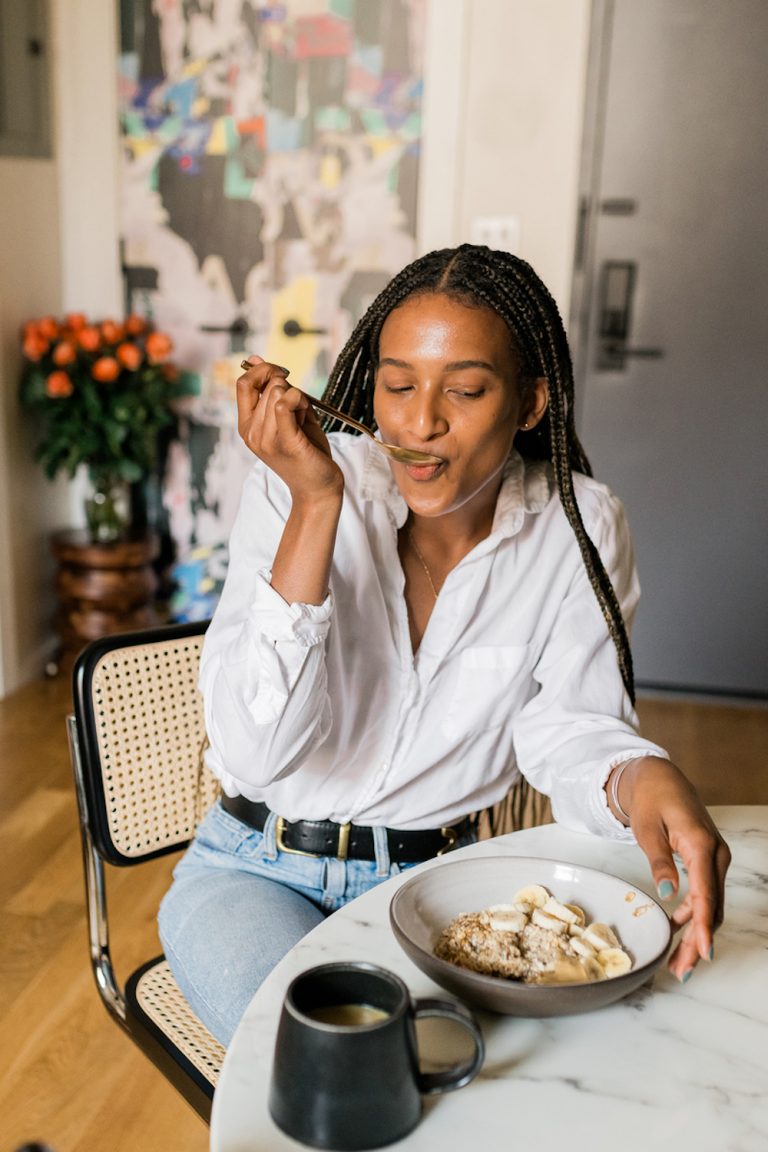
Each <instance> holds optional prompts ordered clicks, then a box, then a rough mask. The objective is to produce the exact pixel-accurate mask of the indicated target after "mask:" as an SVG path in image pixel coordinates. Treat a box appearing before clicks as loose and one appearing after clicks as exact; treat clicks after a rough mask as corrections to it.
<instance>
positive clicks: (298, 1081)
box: [269, 962, 485, 1152]
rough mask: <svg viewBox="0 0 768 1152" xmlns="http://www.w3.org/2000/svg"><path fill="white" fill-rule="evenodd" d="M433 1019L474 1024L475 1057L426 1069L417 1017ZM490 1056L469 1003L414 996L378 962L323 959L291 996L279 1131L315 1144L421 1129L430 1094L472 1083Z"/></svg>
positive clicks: (386, 1139)
mask: <svg viewBox="0 0 768 1152" xmlns="http://www.w3.org/2000/svg"><path fill="white" fill-rule="evenodd" d="M428 1016H440V1017H444V1018H447V1019H449V1020H453V1021H455V1022H456V1023H457V1024H460V1025H461V1027H462V1028H464V1029H466V1030H467V1032H468V1033H469V1034H470V1037H471V1039H472V1041H473V1052H472V1055H471V1056H470V1057H469V1058H467V1059H466V1060H463V1061H460V1062H458V1063H457V1064H455V1065H453V1066H452V1067H450V1068H446V1069H441V1070H440V1071H438V1072H422V1071H421V1070H420V1068H419V1060H418V1050H417V1044H416V1030H415V1026H414V1024H415V1021H416V1020H417V1019H420V1018H423V1017H428ZM484 1055H485V1047H484V1044H483V1036H482V1033H481V1031H480V1028H479V1026H478V1024H477V1021H476V1020H475V1018H474V1016H473V1015H472V1013H471V1012H470V1011H469V1010H468V1009H467V1008H465V1007H464V1005H463V1004H457V1003H455V1002H453V1001H450V1000H441V999H421V1000H415V1001H412V1000H411V997H410V994H409V992H408V989H407V987H406V986H405V984H404V983H403V981H402V980H401V979H400V977H399V976H395V974H394V973H393V972H388V971H387V970H386V969H384V968H379V967H377V966H376V965H374V964H366V963H362V962H360V963H357V962H348V963H338V964H321V965H320V966H319V967H317V968H310V969H309V970H308V971H307V972H303V973H302V974H301V975H300V976H297V977H296V979H295V980H294V981H293V982H292V984H291V985H290V987H289V988H288V991H287V993H286V996H285V1001H284V1003H283V1010H282V1014H281V1017H280V1025H279V1028H278V1032H277V1041H276V1044H275V1059H274V1064H273V1067H272V1080H271V1084H270V1091H269V1111H270V1113H271V1115H272V1119H273V1120H274V1121H275V1123H276V1124H277V1125H278V1127H279V1128H282V1130H283V1131H284V1132H286V1133H287V1134H288V1135H289V1136H292V1137H293V1138H294V1139H295V1140H300V1141H301V1142H302V1143H304V1144H310V1145H312V1146H313V1147H315V1148H333V1149H337V1150H338V1152H357V1150H360V1149H367V1148H381V1147H383V1146H384V1145H385V1144H392V1143H393V1142H394V1141H395V1140H400V1139H401V1138H402V1137H403V1136H405V1135H407V1133H408V1132H410V1131H411V1129H412V1128H415V1126H416V1125H417V1124H418V1122H419V1119H420V1117H421V1110H422V1103H421V1096H422V1094H424V1095H429V1094H432V1093H435V1092H446V1091H449V1090H451V1089H454V1088H461V1087H463V1085H465V1084H468V1083H469V1081H470V1080H472V1078H473V1077H474V1076H476V1075H477V1073H478V1072H479V1070H480V1067H481V1065H482V1063H483V1057H484Z"/></svg>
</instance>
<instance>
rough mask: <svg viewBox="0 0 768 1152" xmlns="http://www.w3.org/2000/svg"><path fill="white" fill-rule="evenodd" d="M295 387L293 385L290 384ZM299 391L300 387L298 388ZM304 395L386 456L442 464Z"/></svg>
mask: <svg viewBox="0 0 768 1152" xmlns="http://www.w3.org/2000/svg"><path fill="white" fill-rule="evenodd" d="M240 367H241V368H245V369H246V371H247V370H248V369H249V368H253V367H254V365H253V364H251V363H249V362H248V360H243V362H242V364H241V365H240ZM291 387H295V385H291ZM298 391H299V392H300V391H301V389H300V388H299V389H298ZM304 395H305V396H306V397H307V400H309V402H310V404H311V405H312V406H313V407H314V408H319V409H320V411H321V412H325V414H326V415H327V416H334V417H335V418H336V419H337V420H341V422H342V424H349V426H350V427H351V428H356V429H357V430H358V432H362V433H363V435H364V436H370V438H371V440H373V442H374V444H375V445H376V447H377V448H381V450H382V452H385V453H386V454H387V456H389V457H390V459H392V460H397V461H399V463H400V464H442V463H443V461H442V459H441V458H440V457H439V456H431V455H430V453H429V452H417V451H416V449H415V448H401V447H400V446H399V444H385V443H384V442H383V441H381V440H378V439H377V438H376V436H375V435H374V433H373V432H371V430H370V428H366V426H365V424H361V423H360V421H359V420H354V419H353V418H352V417H351V416H345V415H344V413H343V412H339V410H338V408H334V407H333V406H332V405H331V404H326V402H325V401H324V400H318V399H317V398H316V397H315V396H310V395H309V393H308V392H305V393H304Z"/></svg>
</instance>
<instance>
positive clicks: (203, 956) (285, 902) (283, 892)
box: [158, 804, 413, 1046]
mask: <svg viewBox="0 0 768 1152" xmlns="http://www.w3.org/2000/svg"><path fill="white" fill-rule="evenodd" d="M276 823H277V817H276V816H275V815H274V814H271V815H270V816H269V817H268V819H267V823H266V824H265V826H264V831H263V832H257V831H255V829H253V828H250V827H249V826H248V825H247V824H243V823H242V822H241V821H240V820H237V819H236V818H235V817H234V816H230V814H229V813H228V812H225V811H224V809H223V808H222V807H221V805H220V804H214V806H213V807H212V808H211V810H210V811H209V812H208V814H207V815H206V816H205V817H204V819H203V820H202V822H201V823H200V826H199V827H198V830H197V834H196V836H195V839H194V840H193V842H192V844H191V845H190V847H189V848H188V849H187V851H186V853H185V854H184V856H183V857H182V858H181V860H180V861H179V863H178V864H177V865H176V868H175V869H174V873H173V884H172V885H171V887H170V889H169V891H168V892H167V893H166V895H165V897H164V899H163V902H162V904H161V905H160V912H159V915H158V924H159V929H160V939H161V941H162V945H163V950H164V952H165V955H166V959H167V960H168V963H169V965H170V967H171V971H172V972H173V974H174V976H175V977H176V981H177V982H178V985H179V987H180V988H181V990H182V992H183V993H184V995H185V997H186V998H187V1001H188V1002H189V1004H190V1006H191V1007H192V1009H193V1010H194V1011H195V1012H196V1013H197V1015H198V1016H199V1017H200V1019H201V1020H202V1021H203V1023H204V1024H205V1025H206V1027H207V1028H208V1030H209V1031H210V1032H212V1033H213V1035H214V1036H215V1037H216V1039H217V1040H219V1041H220V1042H221V1043H222V1044H224V1045H225V1046H226V1045H227V1044H228V1043H229V1041H230V1040H231V1038H232V1034H233V1033H234V1030H235V1028H236V1026H237V1024H238V1021H239V1020H240V1018H241V1016H242V1015H243V1013H244V1012H245V1009H246V1008H247V1006H248V1004H249V1002H250V1000H251V997H252V996H253V994H254V992H255V991H256V989H257V988H258V987H259V985H260V984H261V982H262V981H263V980H264V978H265V977H266V976H267V975H268V973H269V972H270V971H271V970H272V968H274V966H275V965H276V964H277V962H278V961H279V960H280V959H282V957H283V956H284V955H285V954H286V952H288V951H290V949H291V948H292V947H293V945H294V944H296V943H297V941H299V940H300V939H301V937H302V936H305V935H306V934H307V932H309V931H310V930H311V929H312V928H314V927H315V926H316V925H317V924H320V923H321V922H322V921H323V920H324V919H325V917H326V916H327V915H328V914H329V913H330V912H333V911H335V910H336V909H337V908H340V907H341V906H342V905H343V904H346V903H347V901H349V900H353V899H354V898H355V897H356V896H360V895H362V893H363V892H367V891H368V889H369V888H373V887H374V886H375V885H376V884H380V883H381V882H382V881H383V880H387V879H388V878H389V877H390V876H396V875H397V874H398V873H399V872H401V871H403V870H405V869H406V868H409V867H413V865H409V864H403V865H397V864H391V863H390V860H389V850H388V845H387V837H386V831H385V829H383V828H376V829H374V841H375V849H376V859H375V860H337V859H336V858H335V857H330V856H316V857H315V856H312V857H310V856H296V855H292V854H291V853H288V852H280V851H278V848H277V844H276V842H275V825H276Z"/></svg>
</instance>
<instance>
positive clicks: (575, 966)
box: [539, 956, 589, 984]
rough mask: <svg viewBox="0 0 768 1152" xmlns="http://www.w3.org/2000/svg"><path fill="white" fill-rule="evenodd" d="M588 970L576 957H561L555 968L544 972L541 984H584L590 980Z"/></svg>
mask: <svg viewBox="0 0 768 1152" xmlns="http://www.w3.org/2000/svg"><path fill="white" fill-rule="evenodd" d="M588 979H589V977H588V975H587V970H586V968H585V967H584V964H583V962H582V961H581V960H578V959H577V958H576V957H575V956H560V957H559V958H558V959H557V960H556V961H555V966H554V968H552V969H550V970H548V971H546V972H542V974H541V976H540V977H539V983H540V984H583V983H584V981H585V980H588Z"/></svg>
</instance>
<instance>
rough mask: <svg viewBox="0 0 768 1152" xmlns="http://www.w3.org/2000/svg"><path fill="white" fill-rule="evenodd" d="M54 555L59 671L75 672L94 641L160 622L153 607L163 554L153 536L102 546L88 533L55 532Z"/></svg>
mask: <svg viewBox="0 0 768 1152" xmlns="http://www.w3.org/2000/svg"><path fill="white" fill-rule="evenodd" d="M51 551H52V552H53V555H54V557H55V558H56V560H57V562H58V565H59V568H58V572H57V574H56V592H57V595H58V599H59V607H58V612H57V617H56V628H57V632H58V634H59V639H60V642H61V651H60V667H62V668H65V669H69V668H71V665H72V663H73V662H74V659H75V657H76V655H77V654H78V652H79V651H80V650H81V649H82V648H84V647H85V645H86V644H88V643H89V642H90V641H91V640H98V639H99V638H100V637H101V636H111V635H113V634H114V633H115V632H130V631H132V630H134V629H137V628H149V627H151V626H153V625H154V624H157V623H158V622H159V619H158V614H157V611H156V609H155V606H154V595H155V591H156V589H157V585H158V580H157V575H156V574H155V570H154V568H153V567H152V562H153V560H155V559H156V558H157V556H158V554H159V551H160V540H159V538H158V536H156V535H155V534H154V533H151V532H136V533H130V534H128V535H126V536H124V537H122V538H121V539H119V540H115V541H112V542H110V543H108V544H104V543H100V542H98V541H95V540H92V539H91V537H90V535H89V534H88V532H86V531H85V530H67V531H63V532H55V533H54V534H53V536H52V537H51Z"/></svg>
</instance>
